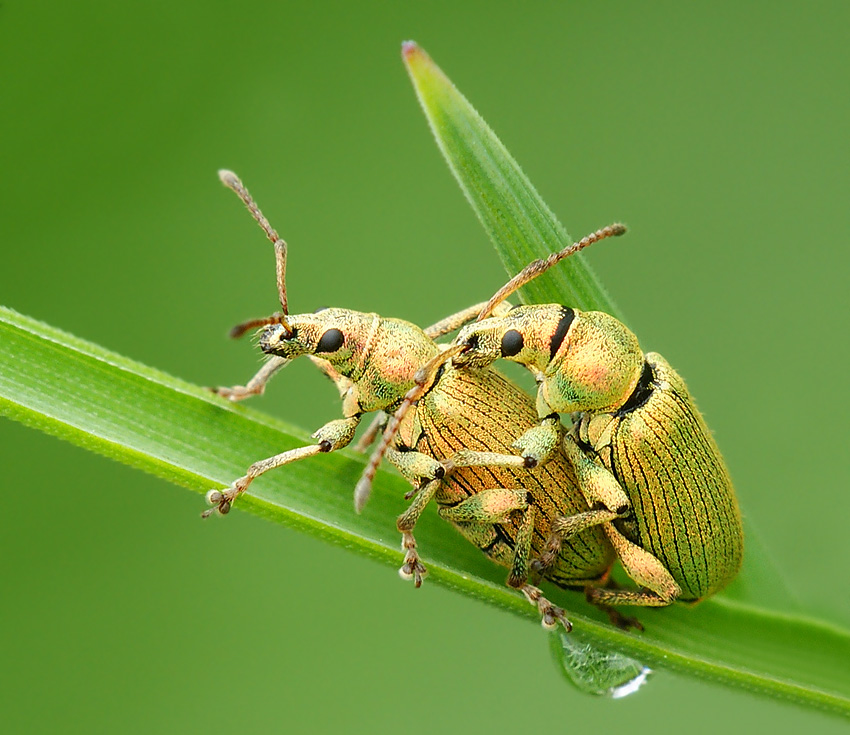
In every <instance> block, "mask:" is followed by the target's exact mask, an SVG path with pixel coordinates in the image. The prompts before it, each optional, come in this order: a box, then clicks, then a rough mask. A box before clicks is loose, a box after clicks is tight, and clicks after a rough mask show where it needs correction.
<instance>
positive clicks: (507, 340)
mask: <svg viewBox="0 0 850 735" xmlns="http://www.w3.org/2000/svg"><path fill="white" fill-rule="evenodd" d="M522 346H523V339H522V335H521V334H520V333H519V332H517V331H516V329H509V330H508V331H507V332H505V335H504V336H503V337H502V357H513V356H514V355H516V354H517V353H518V352H519V351H520V350H521V349H522Z"/></svg>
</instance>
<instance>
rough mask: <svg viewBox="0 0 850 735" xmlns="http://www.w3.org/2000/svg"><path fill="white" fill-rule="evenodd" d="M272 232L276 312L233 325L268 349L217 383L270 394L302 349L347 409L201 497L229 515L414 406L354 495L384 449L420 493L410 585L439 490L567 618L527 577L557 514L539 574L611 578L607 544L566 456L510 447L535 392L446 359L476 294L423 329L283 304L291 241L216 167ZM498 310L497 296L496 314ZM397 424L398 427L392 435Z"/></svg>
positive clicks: (576, 579) (530, 421) (418, 572)
mask: <svg viewBox="0 0 850 735" xmlns="http://www.w3.org/2000/svg"><path fill="white" fill-rule="evenodd" d="M220 177H221V179H222V181H223V182H224V183H225V184H226V185H227V186H228V187H230V188H231V189H232V190H233V191H235V192H236V193H237V194H238V195H239V197H240V198H241V199H242V201H243V202H244V203H245V205H246V206H247V207H248V209H249V210H250V211H251V213H252V215H253V216H254V218H255V219H256V220H257V222H258V223H259V224H260V225H261V227H262V228H263V230H264V231H265V233H266V235H267V237H268V238H269V239H270V240H271V241H272V243H273V244H274V250H275V257H276V264H277V268H276V269H277V283H278V291H279V295H280V302H281V312H280V313H277V314H275V315H273V316H272V317H269V318H267V319H258V320H253V321H250V322H246V323H245V324H242V325H239V326H237V327H236V328H234V330H233V332H232V334H234V335H240V334H243V333H245V332H246V331H247V330H249V329H251V328H255V327H262V328H263V331H262V333H261V336H260V347H261V349H262V350H263V351H264V352H265V353H266V354H268V355H270V356H271V357H270V359H269V361H268V362H267V363H265V365H264V366H263V367H262V368H261V369H260V371H259V372H258V373H257V374H256V375H255V376H254V377H253V378H252V379H251V380H250V381H249V382H248V383H247V384H246V385H244V386H236V387H232V388H219V389H217V391H216V392H217V393H218V394H219V395H222V396H224V397H227V398H229V399H231V400H241V399H243V398H246V397H248V396H251V395H256V394H259V393H262V392H263V390H264V388H265V385H266V383H267V382H268V380H269V379H270V378H271V377H272V376H273V375H274V374H275V373H277V372H278V371H279V370H280V369H281V368H282V367H284V366H285V365H286V364H287V363H288V362H289V361H291V360H293V359H295V358H296V357H299V356H303V355H306V356H307V357H309V358H310V359H311V360H312V361H313V362H314V363H315V364H316V365H317V366H318V367H319V368H320V369H321V370H322V371H323V372H324V373H325V374H326V375H327V376H328V377H329V378H331V380H332V381H333V382H334V383H335V384H336V386H337V388H338V389H339V391H340V395H341V397H342V413H343V417H342V418H341V419H336V420H333V421H330V422H328V423H327V424H325V425H324V426H322V427H320V428H319V429H318V430H317V431H316V432H315V433H314V434H313V438H314V439H315V440H316V441H315V443H314V444H312V445H307V446H304V447H299V448H296V449H292V450H290V451H287V452H283V453H281V454H278V455H275V456H273V457H269V458H267V459H264V460H261V461H259V462H255V463H254V464H253V465H251V467H249V468H248V470H247V472H246V473H245V475H244V476H242V477H240V478H239V479H237V480H236V481H234V482H233V483H232V484H231V485H230V486H229V487H228V488H226V489H224V490H211V491H210V492H209V493H208V494H207V501H208V502H209V503H210V504H211V505H212V506H214V507H213V508H211V509H210V510H208V511H205V513H204V516H208V515H210V513H212V512H214V511H218V512H219V513H221V514H226V513H227V512H228V511H229V510H230V508H231V506H232V504H233V502H234V501H235V500H236V499H237V498H238V497H239V495H241V494H242V493H243V492H245V490H246V489H247V488H248V487H249V485H250V484H251V483H252V482H253V481H254V480H255V479H256V478H257V477H259V476H260V475H262V474H264V473H265V472H268V471H269V470H271V469H274V468H276V467H281V466H283V465H285V464H289V463H291V462H295V461H298V460H301V459H305V458H307V457H310V456H313V455H315V454H319V453H324V452H331V451H336V450H338V449H341V448H343V447H345V446H347V445H348V444H349V443H350V442H351V441H352V440H353V437H354V433H355V430H356V428H357V426H358V425H359V423H360V421H361V417H362V416H363V415H364V414H366V413H369V412H378V416H379V423H378V424H377V425H376V427H375V428H370V431H369V432H368V435H370V436H374V435H375V433H376V429H379V428H380V427H381V426H383V423H384V422H385V420H388V415H389V414H390V413H392V412H393V411H396V410H397V409H399V407H401V406H402V405H404V406H405V408H407V407H409V406H410V405H412V401H411V400H410V399H409V396H410V395H411V394H413V393H415V395H416V398H417V399H418V403H417V405H416V408H415V410H412V411H407V412H406V415H405V417H404V419H403V420H401V422H400V423H397V424H394V425H393V427H392V431H391V432H387V433H386V434H385V439H386V437H389V436H391V435H392V434H395V436H393V438H392V439H386V440H385V441H384V442H382V443H381V445H380V447H379V449H378V451H377V452H376V453H375V455H374V456H373V461H372V463H371V464H370V465H369V467H368V468H367V471H366V472H365V473H364V477H363V478H362V479H361V481H360V483H358V486H357V489H356V493H355V505H356V507H357V509H358V510H360V509H362V507H363V505H364V504H365V502H366V499H367V497H368V494H369V490H370V487H371V479H372V476H373V475H374V470H375V467H376V466H377V463H378V462H379V461H380V458H381V457H382V456H383V455H384V454H386V457H387V458H388V459H389V461H390V462H391V463H392V464H393V465H394V466H395V467H397V468H398V469H399V471H400V472H401V473H402V475H404V476H405V478H407V479H408V480H409V481H410V482H411V484H412V485H413V486H414V490H413V491H412V492H411V493H409V494H408V497H412V502H411V505H410V506H409V508H408V509H407V511H405V512H404V513H403V514H402V515H401V516H399V518H398V521H397V526H398V530H399V531H400V532H401V534H402V550H403V551H404V552H405V558H404V563H403V566H402V568H401V569H400V573H401V575H402V576H403V577H405V578H409V579H413V580H414V583H415V585H416V586H419V585H420V584H421V582H422V578H423V576H424V574H425V572H426V569H425V566H424V565H423V563H422V561H421V559H420V557H419V552H418V548H417V543H416V539H415V537H414V534H413V530H414V527H415V525H416V522H417V520H418V518H419V516H420V514H421V513H422V511H423V510H424V508H425V507H426V506H427V505H428V503H429V502H431V501H432V500H433V501H435V502H436V504H437V506H438V512H439V514H440V515H441V516H442V517H443V518H444V519H446V520H447V521H449V522H450V523H452V524H453V525H454V526H455V527H456V528H457V529H458V530H459V531H460V532H461V534H463V535H464V536H465V537H466V538H467V539H468V540H469V541H471V542H472V543H473V544H475V545H476V546H477V547H478V548H480V549H481V550H482V551H483V552H484V553H485V554H486V555H487V556H488V557H489V558H490V559H492V560H493V561H495V562H496V563H498V564H501V565H502V566H505V567H508V568H509V569H510V574H509V576H508V580H507V584H508V585H509V586H510V587H512V588H514V589H517V590H519V591H520V592H522V593H523V594H524V595H525V597H526V598H527V599H528V601H529V602H530V603H532V604H533V605H534V606H536V607H537V609H538V611H539V612H540V615H541V620H542V623H543V624H544V626H545V627H554V626H555V625H557V624H558V623H559V622H560V623H561V624H562V625H563V626H564V627H565V628H566V629H567V630H569V629H570V627H571V624H570V622H569V620H568V619H567V617H566V614H565V612H564V611H563V610H562V609H561V608H559V607H556V606H555V605H553V604H552V603H551V602H549V600H547V599H546V598H545V597H544V596H543V594H542V592H541V590H540V589H539V588H538V587H536V586H534V585H533V584H531V583H530V582H529V575H530V566H531V562H532V560H533V559H534V558H536V557H537V556H539V555H540V553H541V552H542V551H543V550H544V547H545V544H546V542H547V540H548V538H549V537H550V536H551V535H552V533H553V529H554V526H553V524H555V523H556V521H560V520H561V519H563V518H565V517H567V518H570V519H571V521H570V523H571V532H570V533H569V534H566V533H564V534H562V537H563V543H562V546H561V548H559V550H558V552H557V553H556V554H554V555H553V557H552V559H551V563H550V564H549V565H547V568H546V570H545V578H546V579H548V580H551V581H552V582H554V583H555V584H557V585H559V586H562V587H578V588H583V587H586V586H588V585H594V584H599V583H600V582H601V581H602V580H604V579H606V578H607V574H608V571H609V570H610V567H611V565H612V563H613V556H614V555H613V549H612V547H611V545H610V543H608V541H607V540H606V537H605V535H604V533H603V532H602V531H601V529H600V528H598V527H594V526H595V522H594V517H595V516H594V513H593V511H592V510H591V509H590V508H589V507H588V505H587V503H586V502H585V500H584V497H583V495H582V494H581V492H580V491H579V488H578V484H577V477H576V474H575V472H574V470H573V467H572V465H571V464H570V463H569V462H568V461H566V459H565V458H564V457H563V456H556V457H553V458H551V461H549V462H547V463H546V464H545V465H542V466H540V467H537V468H535V469H528V468H527V467H526V465H527V462H526V460H524V459H523V458H522V457H519V456H517V455H516V454H515V453H513V452H512V451H511V444H512V442H513V440H514V439H515V438H516V437H517V436H519V435H520V434H522V433H523V432H525V431H526V430H529V429H531V428H532V427H533V426H534V424H535V420H536V413H535V411H534V404H533V401H532V399H531V397H530V396H528V395H527V394H526V393H525V392H523V391H522V390H520V389H519V388H518V387H516V386H515V385H514V384H512V383H511V382H509V381H508V380H507V379H506V378H504V377H503V376H502V375H500V374H499V373H498V372H496V371H495V370H493V369H490V368H485V369H483V370H477V371H475V372H470V371H466V370H456V369H454V368H453V367H452V366H451V363H450V360H451V356H452V355H453V354H455V352H456V351H457V348H454V349H450V350H448V351H446V352H443V348H442V347H441V346H440V345H438V344H437V343H436V342H435V339H436V338H437V337H439V336H442V335H444V334H448V333H450V332H452V331H455V330H456V329H457V328H458V327H460V326H461V325H463V324H464V323H466V322H468V321H470V320H471V319H473V318H474V317H475V316H476V315H477V314H478V313H479V312H480V310H481V308H482V305H481V304H478V305H476V306H474V307H471V308H469V309H466V310H464V311H462V312H460V313H458V314H455V315H453V316H451V317H449V318H447V319H445V320H443V321H442V322H439V323H438V324H435V325H433V326H432V327H430V328H429V329H427V330H422V329H420V328H419V327H417V326H415V325H413V324H411V323H408V322H404V321H402V320H399V319H386V318H382V317H379V316H378V315H377V314H369V313H362V312H356V311H350V310H347V309H338V308H330V309H323V310H320V311H318V312H316V313H312V314H295V315H293V314H289V313H288V311H289V310H288V303H287V297H286V286H285V270H286V243H285V242H284V241H283V240H282V239H280V238H279V237H278V235H277V233H276V232H275V231H274V230H273V229H272V227H271V225H270V224H269V223H268V220H266V219H265V217H264V216H263V215H262V213H261V212H260V210H259V208H258V207H257V205H256V204H255V203H254V200H253V199H252V198H251V196H250V195H249V193H248V192H247V190H246V189H245V187H244V186H243V185H242V183H241V182H240V181H239V179H238V178H237V177H236V176H235V175H234V174H232V173H230V172H221V173H220ZM502 310H503V309H500V308H499V307H497V312H498V313H500V312H501V311H502ZM396 432H397V433H396Z"/></svg>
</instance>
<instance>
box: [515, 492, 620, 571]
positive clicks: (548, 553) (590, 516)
mask: <svg viewBox="0 0 850 735" xmlns="http://www.w3.org/2000/svg"><path fill="white" fill-rule="evenodd" d="M617 517H618V514H617V513H614V512H613V511H610V510H606V509H604V508H603V509H600V510H588V511H585V512H584V513H576V514H575V515H572V516H558V517H557V518H555V519H554V520H553V521H552V526H551V529H550V535H549V538H548V539H547V541H546V547H545V551H544V552H543V553H542V554H541V555H540V556H539V557H538V558H537V559H535V560H534V561H533V562H532V563H531V568H532V569H533V570H534V572H536V573H538V574H544V573H545V572H546V570H547V569H548V568H549V567H551V566H552V565H553V564H554V563H555V561H556V560H557V559H558V555H559V554H560V553H561V546H562V544H563V542H564V541H565V540H566V539H568V538H569V537H570V536H574V535H575V534H577V533H579V532H581V531H584V530H585V529H587V528H591V527H592V526H598V525H600V524H602V523H607V522H609V521H613V520H614V519H615V518H617Z"/></svg>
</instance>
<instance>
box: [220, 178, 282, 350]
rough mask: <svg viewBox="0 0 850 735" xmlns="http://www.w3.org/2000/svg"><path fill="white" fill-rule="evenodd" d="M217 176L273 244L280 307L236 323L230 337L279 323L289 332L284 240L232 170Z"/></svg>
mask: <svg viewBox="0 0 850 735" xmlns="http://www.w3.org/2000/svg"><path fill="white" fill-rule="evenodd" d="M218 178H219V179H221V183H222V184H224V185H225V186H226V187H227V188H228V189H230V190H231V191H233V192H234V193H235V194H236V196H238V197H239V198H240V199H241V200H242V203H243V204H244V205H245V206H246V207H247V208H248V211H249V212H250V213H251V216H252V217H253V218H254V219H255V220H256V221H257V224H259V225H260V227H262V228H263V232H265V233H266V237H268V238H269V240H271V241H272V244H273V245H274V254H275V264H276V269H275V270H276V273H277V292H278V295H279V296H280V308H281V313H280V314H274V315H273V316H270V317H268V318H266V319H252V320H251V321H249V322H244V323H243V324H237V325H236V326H235V327H234V328H233V329H232V330H231V331H230V335H231V336H232V337H241V336H242V335H243V334H245V332H247V331H248V330H249V329H253V328H255V327H262V326H266V325H269V324H280V325H281V326H282V327H283V328H284V329H285V330H286V331H287V332H289V333H291V332H292V328H291V327H290V326H289V323H288V322H287V321H286V316H287V315H288V314H289V304H288V302H287V298H286V242H285V241H284V240H283V239H281V237H280V236H279V235H278V234H277V231H276V230H275V229H274V228H273V227H272V226H271V224H270V223H269V221H268V220H267V219H266V217H265V215H264V214H263V213H262V211H261V210H260V208H259V207H258V206H257V203H256V202H255V201H254V198H253V197H252V196H251V194H250V193H249V192H248V189H246V188H245V185H244V184H243V183H242V181H241V180H240V179H239V177H238V176H237V175H236V174H235V173H233V171H228V170H227V169H221V170H220V171H219V172H218Z"/></svg>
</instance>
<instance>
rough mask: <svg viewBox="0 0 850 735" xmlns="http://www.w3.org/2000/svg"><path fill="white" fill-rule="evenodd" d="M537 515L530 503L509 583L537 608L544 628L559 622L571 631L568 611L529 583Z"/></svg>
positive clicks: (520, 530) (518, 541)
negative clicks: (554, 603) (532, 543)
mask: <svg viewBox="0 0 850 735" xmlns="http://www.w3.org/2000/svg"><path fill="white" fill-rule="evenodd" d="M535 515H536V512H535V509H534V506H533V505H529V506H528V508H527V509H526V511H525V513H524V515H523V519H522V525H521V526H520V528H519V533H517V537H516V545H515V547H514V560H513V564H512V565H511V573H510V575H509V576H508V581H507V584H508V586H509V587H513V588H514V589H518V590H519V591H520V592H522V594H523V595H525V599H527V600H528V601H529V602H530V603H531V604H532V605H534V606H535V607H536V608H537V611H538V612H539V613H540V616H541V617H540V623H541V625H542V626H543V627H544V628H546V629H547V630H552V629H553V628H555V627H556V626H557V625H558V623H561V625H563V626H564V629H565V630H566V631H567V632H568V633H569V632H570V631H571V630H572V628H573V624H572V623H571V622H570V621H569V619H568V618H567V614H566V612H564V610H562V609H561V608H560V607H557V606H556V605H553V604H552V603H551V602H549V600H547V599H546V598H545V597H544V596H543V592H542V591H541V590H540V589H539V588H537V587H535V586H534V585H531V584H529V583H528V572H529V556H530V554H531V537H532V534H533V533H534V519H535Z"/></svg>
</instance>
